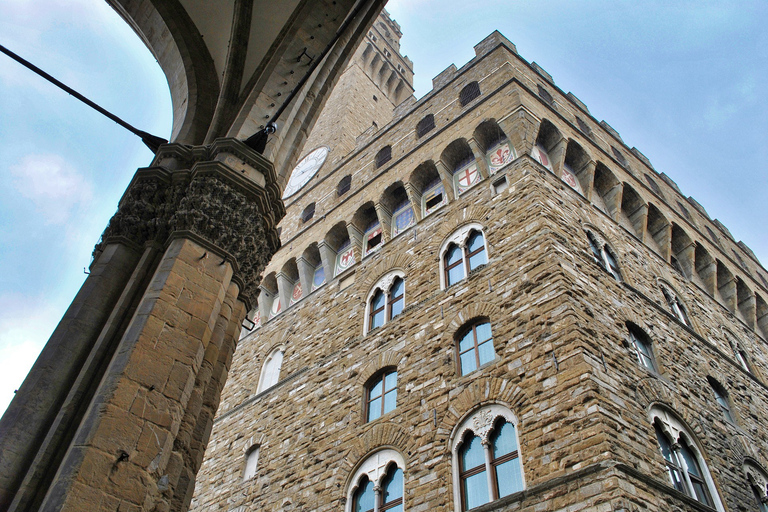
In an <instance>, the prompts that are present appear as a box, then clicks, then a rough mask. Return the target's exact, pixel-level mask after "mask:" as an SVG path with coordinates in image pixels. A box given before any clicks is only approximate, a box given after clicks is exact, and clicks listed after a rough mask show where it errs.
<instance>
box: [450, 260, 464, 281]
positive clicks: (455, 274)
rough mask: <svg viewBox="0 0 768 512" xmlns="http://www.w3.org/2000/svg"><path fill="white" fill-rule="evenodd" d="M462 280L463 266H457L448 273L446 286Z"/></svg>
mask: <svg viewBox="0 0 768 512" xmlns="http://www.w3.org/2000/svg"><path fill="white" fill-rule="evenodd" d="M462 279H464V265H462V264H459V265H456V266H455V267H453V268H452V269H450V270H449V271H448V286H451V285H453V284H456V283H458V282H459V281H461V280H462Z"/></svg>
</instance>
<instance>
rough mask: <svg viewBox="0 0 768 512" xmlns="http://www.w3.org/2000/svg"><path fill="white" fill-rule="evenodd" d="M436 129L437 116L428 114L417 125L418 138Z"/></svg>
mask: <svg viewBox="0 0 768 512" xmlns="http://www.w3.org/2000/svg"><path fill="white" fill-rule="evenodd" d="M434 129H435V116H433V115H432V114H427V115H426V116H424V118H423V119H422V120H421V121H419V122H418V124H417V125H416V138H417V139H420V138H421V137H423V136H424V135H426V134H428V133H429V132H431V131H432V130H434Z"/></svg>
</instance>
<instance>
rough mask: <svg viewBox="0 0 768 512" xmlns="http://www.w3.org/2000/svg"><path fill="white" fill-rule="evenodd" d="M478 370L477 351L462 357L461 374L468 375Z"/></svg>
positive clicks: (466, 353)
mask: <svg viewBox="0 0 768 512" xmlns="http://www.w3.org/2000/svg"><path fill="white" fill-rule="evenodd" d="M476 369H477V362H476V361H475V351H474V350H470V351H469V352H465V353H464V354H462V355H461V374H462V375H466V374H468V373H469V372H473V371H475V370H476Z"/></svg>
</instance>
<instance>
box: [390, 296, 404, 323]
mask: <svg viewBox="0 0 768 512" xmlns="http://www.w3.org/2000/svg"><path fill="white" fill-rule="evenodd" d="M404 304H405V298H403V297H400V298H399V299H397V300H396V301H395V302H393V303H392V313H391V314H392V318H395V317H396V316H397V315H399V314H400V313H402V312H403V305H404Z"/></svg>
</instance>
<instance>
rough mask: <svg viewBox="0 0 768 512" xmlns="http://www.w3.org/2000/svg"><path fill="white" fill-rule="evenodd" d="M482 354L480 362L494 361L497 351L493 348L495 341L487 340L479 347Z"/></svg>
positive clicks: (480, 354)
mask: <svg viewBox="0 0 768 512" xmlns="http://www.w3.org/2000/svg"><path fill="white" fill-rule="evenodd" d="M477 350H478V352H479V354H478V355H479V356H480V364H485V363H489V362H491V361H493V360H494V359H495V358H496V352H494V350H493V342H492V341H486V342H485V343H483V344H482V345H479V346H478V347H477Z"/></svg>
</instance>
